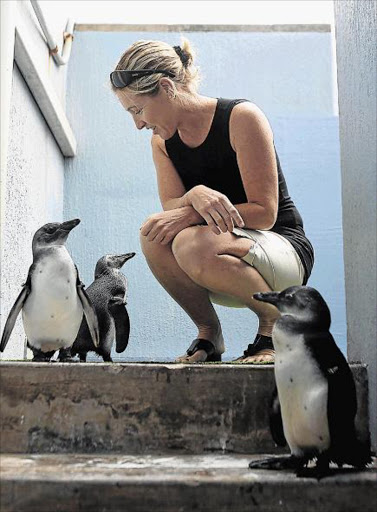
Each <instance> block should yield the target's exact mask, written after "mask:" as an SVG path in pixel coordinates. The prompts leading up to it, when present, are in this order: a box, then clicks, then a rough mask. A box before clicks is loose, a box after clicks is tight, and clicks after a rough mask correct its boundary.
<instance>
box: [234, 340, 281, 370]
mask: <svg viewBox="0 0 377 512" xmlns="http://www.w3.org/2000/svg"><path fill="white" fill-rule="evenodd" d="M234 362H237V363H243V364H274V362H275V350H274V346H273V344H272V338H271V336H264V335H263V334H257V335H256V337H255V340H254V342H253V343H252V344H250V345H249V346H248V347H247V349H246V350H245V351H244V353H243V355H242V356H241V357H238V358H237V359H235V360H234Z"/></svg>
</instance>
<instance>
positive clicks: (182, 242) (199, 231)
mask: <svg viewBox="0 0 377 512" xmlns="http://www.w3.org/2000/svg"><path fill="white" fill-rule="evenodd" d="M214 236H216V235H214ZM172 252H173V255H174V257H175V259H176V261H177V263H178V265H179V266H180V267H181V268H182V270H184V271H185V272H186V273H187V274H189V275H190V276H191V277H195V276H196V277H199V276H200V275H201V274H202V272H203V270H204V269H205V268H206V267H208V265H209V263H210V259H211V258H212V257H213V256H214V250H213V244H212V243H211V235H210V234H209V233H208V229H206V227H204V226H191V227H189V228H186V229H184V230H182V231H181V232H180V233H178V235H176V237H175V238H174V240H173V243H172Z"/></svg>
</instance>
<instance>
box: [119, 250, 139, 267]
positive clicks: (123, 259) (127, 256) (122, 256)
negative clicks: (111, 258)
mask: <svg viewBox="0 0 377 512" xmlns="http://www.w3.org/2000/svg"><path fill="white" fill-rule="evenodd" d="M135 254H136V253H135V252H128V253H127V254H119V255H118V256H116V262H117V266H118V268H121V267H123V265H124V264H125V263H126V261H127V260H130V259H131V258H133V257H134V256H135Z"/></svg>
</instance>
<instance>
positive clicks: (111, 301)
mask: <svg viewBox="0 0 377 512" xmlns="http://www.w3.org/2000/svg"><path fill="white" fill-rule="evenodd" d="M133 256H135V253H127V254H108V255H105V256H103V257H102V258H100V259H99V260H98V261H97V264H96V267H95V273H94V275H95V279H94V281H93V283H92V284H91V285H90V286H89V287H88V288H87V293H88V295H89V297H90V299H91V301H92V303H93V306H94V308H95V310H96V313H97V317H98V323H99V331H100V343H99V347H98V348H95V347H94V345H93V343H92V342H91V340H90V338H89V337H88V329H87V326H86V323H85V322H84V321H83V322H82V324H81V326H80V330H79V333H78V335H77V338H76V340H75V342H74V344H73V347H72V349H71V353H72V355H76V354H79V356H80V360H81V361H85V360H86V356H87V353H88V352H90V351H93V352H96V353H97V354H98V355H100V356H102V358H103V360H104V361H112V359H111V350H112V346H113V342H114V338H116V340H117V349H118V347H124V348H125V347H126V346H127V343H128V337H129V319H128V314H127V311H126V310H125V304H126V296H127V279H126V277H125V276H124V275H123V274H122V272H121V271H120V269H121V267H122V266H123V265H124V263H125V262H126V261H127V260H129V259H131V258H133ZM120 303H122V304H123V306H122V308H121V307H120V306H119V304H120Z"/></svg>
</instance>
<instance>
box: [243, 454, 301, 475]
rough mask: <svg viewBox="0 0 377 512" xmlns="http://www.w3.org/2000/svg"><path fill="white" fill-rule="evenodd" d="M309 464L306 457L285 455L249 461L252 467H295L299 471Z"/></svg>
mask: <svg viewBox="0 0 377 512" xmlns="http://www.w3.org/2000/svg"><path fill="white" fill-rule="evenodd" d="M306 464H307V460H306V459H302V458H299V457H295V456H294V455H285V456H281V457H268V458H267V459H260V460H252V461H251V462H250V463H249V468H250V469H275V470H276V469H280V470H281V469H294V470H296V471H299V470H300V469H301V468H303V467H304V466H305V465H306Z"/></svg>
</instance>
